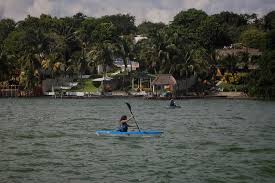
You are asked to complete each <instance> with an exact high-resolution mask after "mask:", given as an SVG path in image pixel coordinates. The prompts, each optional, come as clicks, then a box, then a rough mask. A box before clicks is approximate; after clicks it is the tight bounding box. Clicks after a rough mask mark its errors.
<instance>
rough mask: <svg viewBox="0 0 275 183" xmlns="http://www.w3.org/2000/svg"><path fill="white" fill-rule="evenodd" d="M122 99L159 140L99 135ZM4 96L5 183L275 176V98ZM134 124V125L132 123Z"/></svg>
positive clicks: (121, 107)
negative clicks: (171, 105)
mask: <svg viewBox="0 0 275 183" xmlns="http://www.w3.org/2000/svg"><path fill="white" fill-rule="evenodd" d="M125 102H129V103H131V105H132V110H133V112H134V114H135V116H136V119H137V121H138V123H139V125H140V127H141V128H142V129H151V130H161V131H164V134H163V136H162V137H160V138H121V137H120V138H116V137H98V136H96V135H95V131H96V130H101V129H115V128H116V127H117V125H118V123H117V121H118V120H119V118H120V116H121V115H122V114H127V115H129V111H128V108H127V106H126V105H125ZM167 103H168V101H151V100H150V101H148V100H142V99H88V100H70V99H68V100H64V99H63V100H61V99H58V100H54V99H0V104H1V105H0V162H1V163H0V179H1V182H274V181H275V146H274V141H275V121H274V119H275V110H274V108H275V103H274V102H262V101H243V100H242V101H238V100H182V101H177V104H178V105H181V108H177V109H172V110H171V109H167V108H166V106H167ZM133 124H134V123H133Z"/></svg>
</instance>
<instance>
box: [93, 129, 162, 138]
mask: <svg viewBox="0 0 275 183" xmlns="http://www.w3.org/2000/svg"><path fill="white" fill-rule="evenodd" d="M162 133H163V132H161V131H152V130H146V131H128V132H120V131H114V130H98V131H96V134H97V135H98V136H118V137H158V136H160V135H161V134H162Z"/></svg>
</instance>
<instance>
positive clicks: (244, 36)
mask: <svg viewBox="0 0 275 183" xmlns="http://www.w3.org/2000/svg"><path fill="white" fill-rule="evenodd" d="M240 41H241V43H243V44H244V45H246V46H247V47H251V48H259V49H262V50H263V49H265V48H266V46H267V34H266V33H265V32H264V31H261V30H259V29H257V28H254V27H252V28H249V29H247V30H246V31H244V32H242V33H241V35H240Z"/></svg>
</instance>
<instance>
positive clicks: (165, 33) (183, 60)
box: [0, 9, 275, 98]
mask: <svg viewBox="0 0 275 183" xmlns="http://www.w3.org/2000/svg"><path fill="white" fill-rule="evenodd" d="M136 35H141V36H143V37H146V39H142V40H141V41H139V42H137V43H135V41H134V37H135V36H136ZM234 43H242V45H244V46H245V47H249V48H257V49H259V50H260V51H261V52H263V54H262V56H260V57H259V58H257V59H256V60H253V62H254V63H249V62H251V59H248V56H242V57H241V59H240V58H239V56H238V55H237V56H236V55H231V56H230V58H223V59H217V56H216V54H217V52H216V49H220V48H223V47H224V46H230V45H231V44H234ZM274 49H275V11H272V12H270V13H268V14H266V15H265V16H264V17H262V18H259V17H258V16H257V15H256V14H236V13H232V12H221V13H219V14H214V15H211V16H210V15H207V14H206V13H205V12H204V11H202V10H196V9H189V10H187V11H181V12H179V13H178V14H177V15H176V16H175V17H174V19H173V20H172V21H171V22H170V23H169V24H164V23H152V22H143V23H141V24H140V25H138V26H137V25H136V24H135V17H134V16H131V15H129V14H126V15H123V14H118V15H111V16H103V17H101V18H94V17H87V16H86V15H84V14H82V13H77V14H76V15H74V16H72V17H63V18H57V17H52V16H50V15H45V14H42V15H41V16H40V17H39V18H37V17H32V16H28V17H26V18H25V19H24V20H22V21H19V22H15V21H14V20H11V19H2V20H1V21H0V82H2V83H3V82H5V81H11V80H14V82H20V83H19V84H20V85H21V86H22V87H24V88H25V89H26V90H31V89H33V88H34V87H36V86H37V85H39V84H40V83H41V81H42V80H43V79H45V78H55V77H60V76H61V77H62V76H67V77H74V76H78V75H82V74H97V69H96V68H97V66H98V65H102V66H103V70H104V71H106V68H107V66H113V60H114V59H115V58H118V57H119V58H122V59H123V61H124V64H125V65H127V63H128V62H129V61H130V60H134V61H137V62H139V63H140V71H147V72H149V73H152V74H157V73H171V74H173V76H174V77H176V78H177V79H180V78H183V79H184V78H186V77H190V76H191V75H193V74H196V75H197V76H198V79H199V81H204V80H207V81H210V80H211V79H212V78H213V72H210V68H213V67H215V66H217V67H223V68H224V69H225V70H227V71H230V72H236V70H237V68H238V65H240V64H256V65H257V66H258V67H257V69H256V70H253V71H250V72H249V74H250V76H251V77H248V78H249V80H248V81H246V83H245V84H246V86H247V89H248V92H249V93H250V94H251V95H256V96H259V97H264V98H273V97H274V96H275V92H274V91H275V89H274V88H275V74H274V73H275V52H274ZM15 78H20V80H19V79H17V80H16V79H15Z"/></svg>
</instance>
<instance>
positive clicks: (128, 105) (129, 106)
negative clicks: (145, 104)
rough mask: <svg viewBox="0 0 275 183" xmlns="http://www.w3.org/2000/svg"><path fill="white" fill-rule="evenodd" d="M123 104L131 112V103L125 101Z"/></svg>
mask: <svg viewBox="0 0 275 183" xmlns="http://www.w3.org/2000/svg"><path fill="white" fill-rule="evenodd" d="M125 104H126V105H127V107H128V108H129V110H130V111H131V112H132V108H131V105H130V104H129V103H128V102H125Z"/></svg>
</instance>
